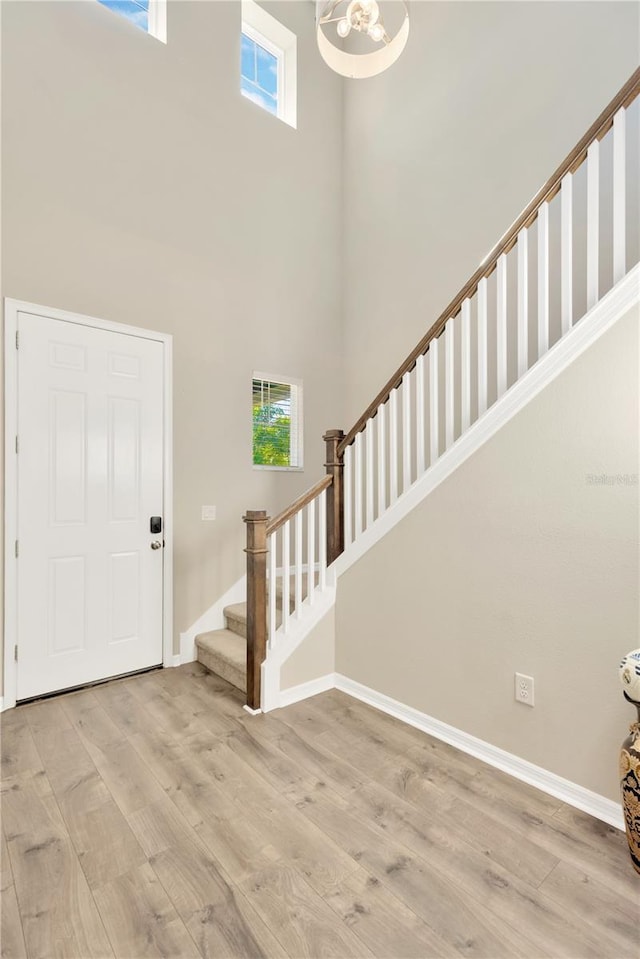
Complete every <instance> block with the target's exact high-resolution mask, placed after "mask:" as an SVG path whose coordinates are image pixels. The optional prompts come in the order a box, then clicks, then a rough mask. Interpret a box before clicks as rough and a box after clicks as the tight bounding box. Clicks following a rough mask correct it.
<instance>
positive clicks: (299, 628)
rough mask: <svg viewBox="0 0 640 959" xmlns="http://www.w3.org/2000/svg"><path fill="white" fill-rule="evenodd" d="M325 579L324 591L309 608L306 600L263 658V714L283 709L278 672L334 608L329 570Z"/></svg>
mask: <svg viewBox="0 0 640 959" xmlns="http://www.w3.org/2000/svg"><path fill="white" fill-rule="evenodd" d="M327 579H328V582H327V585H326V587H325V589H323V590H316V592H315V593H314V599H313V604H312V605H309V600H308V599H306V600H305V601H304V603H303V604H302V607H301V611H302V612H301V616H300V618H299V619H293V618H292V619H291V620H290V622H289V630H288V632H287V633H286V634H285V635H284V636H282V635H280V634H279V633H276V642H275V643H273V644H272V646H271V647H270V648H269V651H268V653H267V658H266V659H265V661H264V663H263V664H262V668H261V669H262V672H261V677H262V683H261V706H262V711H263V712H265V713H268V712H271V710H272V709H279V708H280V706H282V705H284V703H283V695H284V693H283V690H282V689H281V685H280V684H281V680H280V676H281V669H282V666H283V664H284V662H285V661H286V660H287V659H289V657H290V656H291V655H292V653H293V652H294V651H295V650H296V649H297V648H298V646H299V645H300V644H301V643H302V641H303V640H304V639H306V637H307V636H308V635H309V633H310V632H311V631H312V630H313V629H314V627H315V626H317V625H318V623H319V622H320V620H322V619H324V617H325V616H326V615H327V613H328V612H329V611H330V610H331V609H332V607H333V606H335V603H336V587H335V579H334V578H333V576H332V573H331V570H330V569H329V570H327ZM295 688H298V687H295ZM310 695H311V694H310Z"/></svg>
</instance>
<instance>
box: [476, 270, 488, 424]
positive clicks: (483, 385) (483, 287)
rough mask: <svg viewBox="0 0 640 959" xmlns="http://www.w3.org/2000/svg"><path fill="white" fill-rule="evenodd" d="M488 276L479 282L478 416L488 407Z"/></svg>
mask: <svg viewBox="0 0 640 959" xmlns="http://www.w3.org/2000/svg"><path fill="white" fill-rule="evenodd" d="M487 360H488V347H487V278H486V277H485V276H483V277H482V279H481V280H480V282H479V283H478V416H482V414H483V413H484V412H485V410H486V408H487Z"/></svg>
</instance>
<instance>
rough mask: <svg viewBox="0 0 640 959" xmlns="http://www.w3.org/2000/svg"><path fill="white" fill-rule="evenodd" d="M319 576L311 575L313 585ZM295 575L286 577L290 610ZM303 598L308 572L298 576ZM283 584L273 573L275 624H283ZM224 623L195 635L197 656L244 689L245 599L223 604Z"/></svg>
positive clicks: (293, 597) (292, 606)
mask: <svg viewBox="0 0 640 959" xmlns="http://www.w3.org/2000/svg"><path fill="white" fill-rule="evenodd" d="M317 582H318V577H317V576H315V577H314V587H315V586H317ZM295 589H296V583H295V576H293V577H290V579H289V589H288V606H289V612H290V613H293V612H294V610H295ZM301 591H302V599H303V600H305V599H307V596H308V575H307V573H303V575H302V577H301ZM284 592H285V590H284V586H283V579H282V576H281V575H280V576H277V577H276V589H275V620H274V622H275V627H276V629H279V628H280V626H281V625H282V620H283V613H282V607H283V602H284ZM223 613H224V619H225V627H224V628H223V629H214V630H211V631H209V632H206V633H200V634H199V635H198V636H196V641H195V642H196V649H197V660H198V662H199V663H202V665H203V666H205V667H206V668H207V669H208V670H209V671H210V672H212V673H215V674H216V675H217V676H221V677H222V679H226V680H227V682H228V683H231V685H232V686H235V687H236V688H237V689H240V690H241V691H242V692H243V693H246V691H247V617H248V610H247V604H246V602H245V603H232V604H231V605H230V606H225V608H224V611H223Z"/></svg>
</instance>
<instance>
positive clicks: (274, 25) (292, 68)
mask: <svg viewBox="0 0 640 959" xmlns="http://www.w3.org/2000/svg"><path fill="white" fill-rule="evenodd" d="M296 47H297V40H296V35H295V33H292V32H291V30H288V29H287V27H285V26H283V24H281V23H280V22H279V21H278V20H276V19H275V17H272V16H271V15H270V14H269V13H267V12H266V10H263V9H262V7H260V6H259V5H258V4H257V3H255V2H254V0H242V36H241V53H240V92H241V93H242V95H243V96H244V97H246V98H247V99H248V100H251V101H252V102H253V103H256V104H257V105H258V106H260V107H262V109H263V110H266V111H267V112H268V113H271V114H273V116H276V117H278V119H280V120H284V122H285V123H288V124H289V126H292V127H295V126H296Z"/></svg>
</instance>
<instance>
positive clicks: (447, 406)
mask: <svg viewBox="0 0 640 959" xmlns="http://www.w3.org/2000/svg"><path fill="white" fill-rule="evenodd" d="M453 387H454V375H453V318H452V319H450V320H448V321H447V325H446V326H445V328H444V442H445V449H447V450H448V449H449V447H450V446H451V445H452V444H453Z"/></svg>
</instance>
